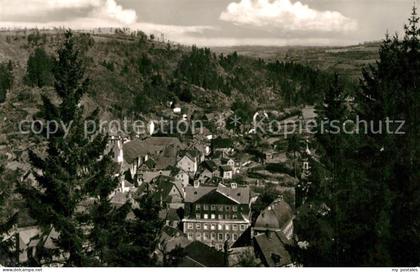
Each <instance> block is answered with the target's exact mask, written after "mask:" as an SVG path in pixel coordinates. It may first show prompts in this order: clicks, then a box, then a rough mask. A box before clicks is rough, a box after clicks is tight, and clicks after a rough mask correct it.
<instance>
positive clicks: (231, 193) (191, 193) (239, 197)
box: [185, 184, 250, 204]
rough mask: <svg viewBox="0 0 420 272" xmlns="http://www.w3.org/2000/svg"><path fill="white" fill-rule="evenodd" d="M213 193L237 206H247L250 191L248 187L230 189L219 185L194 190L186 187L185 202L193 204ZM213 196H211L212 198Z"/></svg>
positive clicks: (201, 186)
mask: <svg viewBox="0 0 420 272" xmlns="http://www.w3.org/2000/svg"><path fill="white" fill-rule="evenodd" d="M213 191H217V193H219V194H221V195H223V196H225V197H226V198H228V199H231V200H232V201H234V202H236V203H239V204H248V203H249V200H250V190H249V187H248V186H245V187H244V186H238V187H237V188H231V187H226V186H224V185H222V184H219V185H218V186H217V187H216V186H204V185H200V186H199V187H198V188H195V187H194V186H187V187H186V188H185V202H188V203H194V202H196V201H197V200H199V199H201V198H202V197H204V196H205V195H207V194H209V193H211V192H213ZM214 196H215V195H212V197H214Z"/></svg>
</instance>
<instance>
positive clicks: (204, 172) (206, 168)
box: [196, 160, 220, 184]
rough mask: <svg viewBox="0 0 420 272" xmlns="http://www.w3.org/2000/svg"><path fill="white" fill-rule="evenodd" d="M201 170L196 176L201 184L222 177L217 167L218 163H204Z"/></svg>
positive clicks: (210, 161) (208, 161)
mask: <svg viewBox="0 0 420 272" xmlns="http://www.w3.org/2000/svg"><path fill="white" fill-rule="evenodd" d="M199 168H200V170H199V174H198V175H197V176H196V179H197V180H198V181H199V182H200V183H201V184H203V183H207V182H208V181H210V180H212V179H214V178H218V177H220V170H219V167H217V165H216V163H215V162H214V161H212V160H207V161H204V162H202V163H201V164H200V167H199Z"/></svg>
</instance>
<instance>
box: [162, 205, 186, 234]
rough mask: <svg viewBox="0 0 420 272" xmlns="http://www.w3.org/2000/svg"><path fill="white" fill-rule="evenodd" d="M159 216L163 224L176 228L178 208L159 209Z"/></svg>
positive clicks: (177, 224)
mask: <svg viewBox="0 0 420 272" xmlns="http://www.w3.org/2000/svg"><path fill="white" fill-rule="evenodd" d="M159 218H160V219H162V220H163V221H165V226H168V227H171V228H174V229H177V228H178V227H179V223H180V222H181V218H180V217H179V214H178V209H173V208H168V209H162V210H160V211H159Z"/></svg>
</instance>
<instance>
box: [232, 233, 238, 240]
mask: <svg viewBox="0 0 420 272" xmlns="http://www.w3.org/2000/svg"><path fill="white" fill-rule="evenodd" d="M236 240H238V234H236V233H234V234H233V235H232V241H236Z"/></svg>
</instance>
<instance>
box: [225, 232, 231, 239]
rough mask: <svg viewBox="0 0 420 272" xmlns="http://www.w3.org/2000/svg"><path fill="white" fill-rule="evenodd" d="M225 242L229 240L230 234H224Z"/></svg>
mask: <svg viewBox="0 0 420 272" xmlns="http://www.w3.org/2000/svg"><path fill="white" fill-rule="evenodd" d="M225 240H227V241H229V240H230V234H229V233H226V234H225Z"/></svg>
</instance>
